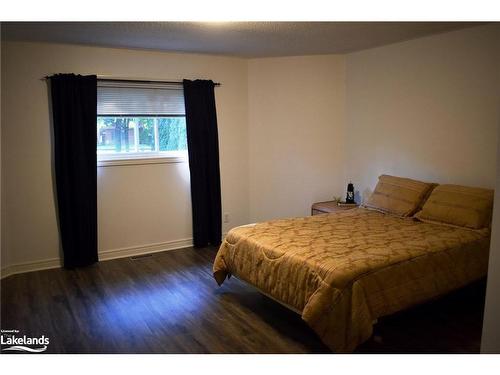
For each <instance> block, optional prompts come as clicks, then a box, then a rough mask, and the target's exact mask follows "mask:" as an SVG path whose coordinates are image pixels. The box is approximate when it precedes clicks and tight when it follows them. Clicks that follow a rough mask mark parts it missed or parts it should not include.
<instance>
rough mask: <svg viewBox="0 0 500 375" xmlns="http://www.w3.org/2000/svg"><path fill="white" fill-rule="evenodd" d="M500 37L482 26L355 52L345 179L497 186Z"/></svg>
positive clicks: (364, 185) (369, 183) (368, 185)
mask: <svg viewBox="0 0 500 375" xmlns="http://www.w3.org/2000/svg"><path fill="white" fill-rule="evenodd" d="M499 40H500V34H499V28H498V25H494V26H482V27H476V28H471V29H465V30H461V31H455V32H450V33H446V34H440V35H435V36H431V37H426V38H421V39H416V40H412V41H408V42H404V43H398V44H393V45H389V46H385V47H380V48H375V49H371V50H366V51H362V52H359V53H353V54H349V55H348V56H347V99H346V103H347V107H346V108H347V109H346V111H347V114H346V115H347V121H346V138H345V149H346V153H345V158H346V159H345V160H346V166H347V170H346V178H352V180H353V182H354V184H355V185H356V187H357V188H358V189H359V190H360V191H361V193H363V192H368V191H369V190H371V189H372V188H373V187H374V186H375V184H376V182H377V176H378V175H380V174H382V173H389V174H395V175H398V176H407V177H413V178H417V179H422V180H428V181H436V182H441V183H457V184H464V185H473V186H484V187H491V188H492V187H494V183H495V155H496V154H495V152H496V139H497V137H496V133H497V125H498V120H499V102H500V91H499V88H500V77H499V72H500V69H499V67H500V44H499Z"/></svg>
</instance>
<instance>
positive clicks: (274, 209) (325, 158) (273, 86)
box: [248, 55, 345, 221]
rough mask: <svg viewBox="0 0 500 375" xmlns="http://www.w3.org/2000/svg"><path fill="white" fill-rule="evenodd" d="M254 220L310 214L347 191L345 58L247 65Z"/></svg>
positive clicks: (258, 61)
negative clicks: (344, 173) (344, 170)
mask: <svg viewBox="0 0 500 375" xmlns="http://www.w3.org/2000/svg"><path fill="white" fill-rule="evenodd" d="M248 87H249V94H248V103H249V104H248V108H249V121H248V123H249V167H250V168H249V175H250V178H249V181H250V220H251V221H259V220H266V219H271V218H278V217H289V216H304V215H308V214H309V213H310V209H311V203H313V202H315V201H319V200H328V199H331V198H332V196H333V195H335V194H337V195H338V194H341V192H342V191H343V190H344V185H345V181H343V180H342V179H341V178H339V176H340V175H341V173H340V171H341V170H342V167H343V164H342V160H343V159H342V158H343V151H344V149H343V138H344V134H343V124H344V107H345V58H344V57H343V56H335V55H328V56H305V57H285V58H267V59H255V60H250V61H249V64H248Z"/></svg>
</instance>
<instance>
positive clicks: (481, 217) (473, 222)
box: [415, 185, 493, 229]
mask: <svg viewBox="0 0 500 375" xmlns="http://www.w3.org/2000/svg"><path fill="white" fill-rule="evenodd" d="M492 209H493V190H491V189H482V188H474V187H467V186H459V185H439V186H438V187H436V188H435V189H434V190H433V191H432V193H431V195H430V196H429V199H428V200H427V202H425V204H424V206H423V207H422V211H420V212H419V213H418V214H416V215H415V217H416V218H417V219H419V220H421V221H426V222H430V223H437V224H448V225H453V226H459V227H466V228H470V229H481V228H486V227H489V226H490V221H491V211H492Z"/></svg>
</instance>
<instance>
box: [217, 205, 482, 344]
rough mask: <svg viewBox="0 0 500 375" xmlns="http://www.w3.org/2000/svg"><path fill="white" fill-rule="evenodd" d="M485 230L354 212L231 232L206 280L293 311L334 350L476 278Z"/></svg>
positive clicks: (272, 223) (355, 342)
mask: <svg viewBox="0 0 500 375" xmlns="http://www.w3.org/2000/svg"><path fill="white" fill-rule="evenodd" d="M488 247H489V231H488V230H483V231H473V230H468V229H461V228H453V227H447V226H442V225H436V224H428V223H421V222H416V221H415V220H413V219H401V218H398V217H394V216H391V215H387V214H383V213H380V212H376V211H371V210H367V209H363V208H359V209H354V210H349V211H342V212H337V213H333V214H325V215H317V216H311V217H303V218H293V219H283V220H274V221H268V222H263V223H258V224H252V225H247V226H241V227H237V228H234V229H232V230H231V231H230V232H229V233H228V234H227V236H226V238H225V240H224V242H223V243H222V245H221V247H220V249H219V252H218V254H217V257H216V259H215V262H214V267H213V271H214V277H215V279H216V280H217V282H218V283H219V285H220V284H222V282H223V281H224V280H225V278H226V276H228V275H230V274H234V275H235V276H237V277H238V278H241V279H243V280H244V281H246V282H248V283H250V284H252V285H254V286H256V287H257V288H259V289H261V290H262V291H263V292H265V293H267V294H269V295H271V296H272V297H274V298H276V299H277V300H279V301H281V302H283V303H285V304H287V305H289V306H291V307H293V308H294V309H296V310H298V311H301V312H302V318H303V319H304V320H305V321H306V322H307V324H308V325H309V326H310V327H312V328H313V329H314V330H315V331H316V333H317V334H318V335H319V336H320V338H321V339H322V340H323V342H325V343H326V344H327V345H328V346H329V347H330V348H331V349H332V350H333V351H335V352H349V351H352V350H354V349H355V347H356V346H357V345H359V344H360V343H362V342H363V341H366V340H367V339H368V338H369V337H370V336H371V334H372V324H373V321H374V320H375V319H377V318H378V317H381V316H384V315H387V314H391V313H393V312H396V311H399V310H402V309H404V308H406V307H409V306H411V305H414V304H416V303H420V302H423V301H426V300H428V299H431V298H434V297H437V296H439V295H441V294H443V293H446V292H448V291H450V290H453V289H456V288H459V287H461V286H463V285H466V284H467V283H469V282H471V281H473V280H475V279H478V278H480V277H482V276H484V275H485V274H486V270H487V261H488Z"/></svg>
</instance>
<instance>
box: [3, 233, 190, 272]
mask: <svg viewBox="0 0 500 375" xmlns="http://www.w3.org/2000/svg"><path fill="white" fill-rule="evenodd" d="M191 246H193V239H192V238H185V239H181V240H174V241H167V242H160V243H154V244H149V245H141V246H131V247H123V248H119V249H111V250H102V251H100V252H99V261H105V260H111V259H117V258H127V257H131V256H137V255H144V254H151V253H159V252H162V251H168V250H176V249H183V248H186V247H191ZM61 266H62V264H61V260H60V259H59V258H52V259H46V260H41V261H35V262H26V263H18V264H12V265H10V266H6V267H4V268H2V270H1V278H2V279H4V278H6V277H8V276H11V275H15V274H18V273H25V272H33V271H41V270H46V269H50V268H60V267H61Z"/></svg>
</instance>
